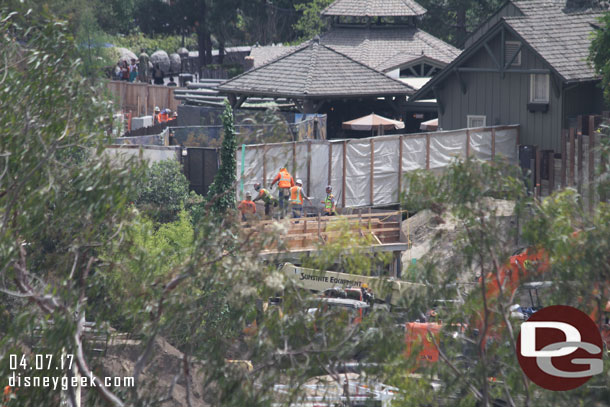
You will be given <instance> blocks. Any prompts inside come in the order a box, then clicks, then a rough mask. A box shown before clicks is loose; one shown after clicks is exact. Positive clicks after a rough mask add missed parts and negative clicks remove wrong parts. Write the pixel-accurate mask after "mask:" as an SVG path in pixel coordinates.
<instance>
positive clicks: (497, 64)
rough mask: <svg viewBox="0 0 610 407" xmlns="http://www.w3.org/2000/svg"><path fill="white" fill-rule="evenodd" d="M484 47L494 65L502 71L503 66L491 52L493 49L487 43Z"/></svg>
mask: <svg viewBox="0 0 610 407" xmlns="http://www.w3.org/2000/svg"><path fill="white" fill-rule="evenodd" d="M483 47H484V48H485V50H486V51H487V54H489V57H490V58H491V60H492V61H493V63H494V65H495V66H497V67H498V69H502V66H501V65H500V63H499V62H498V60H497V59H496V56H495V55H494V54H493V52H491V48H489V45H488V44H487V42H485V44H483Z"/></svg>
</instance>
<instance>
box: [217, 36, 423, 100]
mask: <svg viewBox="0 0 610 407" xmlns="http://www.w3.org/2000/svg"><path fill="white" fill-rule="evenodd" d="M218 90H219V91H220V92H222V93H238V94H246V95H264V96H276V97H290V98H326V97H358V96H383V95H410V94H412V93H413V92H414V89H413V88H411V87H410V86H408V85H405V84H403V83H402V82H400V81H397V80H395V79H392V78H390V77H388V76H386V75H385V74H383V73H381V72H378V71H376V70H374V69H373V68H370V67H368V66H366V65H364V64H362V63H360V62H357V61H355V60H353V59H352V58H350V57H348V56H346V55H343V54H341V53H339V52H337V51H335V50H333V49H331V48H329V47H327V46H325V45H323V44H320V43H319V41H318V40H312V41H309V42H307V43H304V44H303V45H301V46H300V47H298V48H297V49H296V50H294V51H292V52H290V53H288V54H285V55H283V56H282V57H280V58H278V59H276V60H274V61H272V62H269V63H267V64H265V65H263V66H260V67H258V68H254V69H252V70H250V71H248V72H246V73H243V74H241V75H239V76H237V77H235V78H233V79H229V80H228V81H225V82H223V83H222V84H221V85H219V86H218Z"/></svg>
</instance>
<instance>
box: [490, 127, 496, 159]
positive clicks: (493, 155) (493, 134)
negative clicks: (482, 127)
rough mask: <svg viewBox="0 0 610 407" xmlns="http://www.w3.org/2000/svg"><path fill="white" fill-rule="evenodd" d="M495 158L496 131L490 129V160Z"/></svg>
mask: <svg viewBox="0 0 610 407" xmlns="http://www.w3.org/2000/svg"><path fill="white" fill-rule="evenodd" d="M494 158H496V129H494V128H493V127H492V129H491V159H492V160H493V159H494Z"/></svg>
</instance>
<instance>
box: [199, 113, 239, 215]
mask: <svg viewBox="0 0 610 407" xmlns="http://www.w3.org/2000/svg"><path fill="white" fill-rule="evenodd" d="M222 124H223V127H224V134H223V140H222V148H221V150H220V168H219V169H218V172H217V173H216V176H214V182H213V183H212V185H210V189H209V191H208V196H207V201H208V202H209V204H211V207H210V210H211V211H212V213H214V214H216V215H221V214H225V215H226V214H227V212H228V211H229V210H232V209H234V208H235V199H236V198H235V182H236V171H237V163H236V161H235V151H236V149H237V143H236V139H235V127H234V124H233V109H231V105H230V104H229V102H227V101H225V111H224V113H223V114H222ZM206 205H207V204H206Z"/></svg>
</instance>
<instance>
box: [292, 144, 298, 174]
mask: <svg viewBox="0 0 610 407" xmlns="http://www.w3.org/2000/svg"><path fill="white" fill-rule="evenodd" d="M292 173H293V174H294V175H296V174H297V142H296V141H293V142H292Z"/></svg>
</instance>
